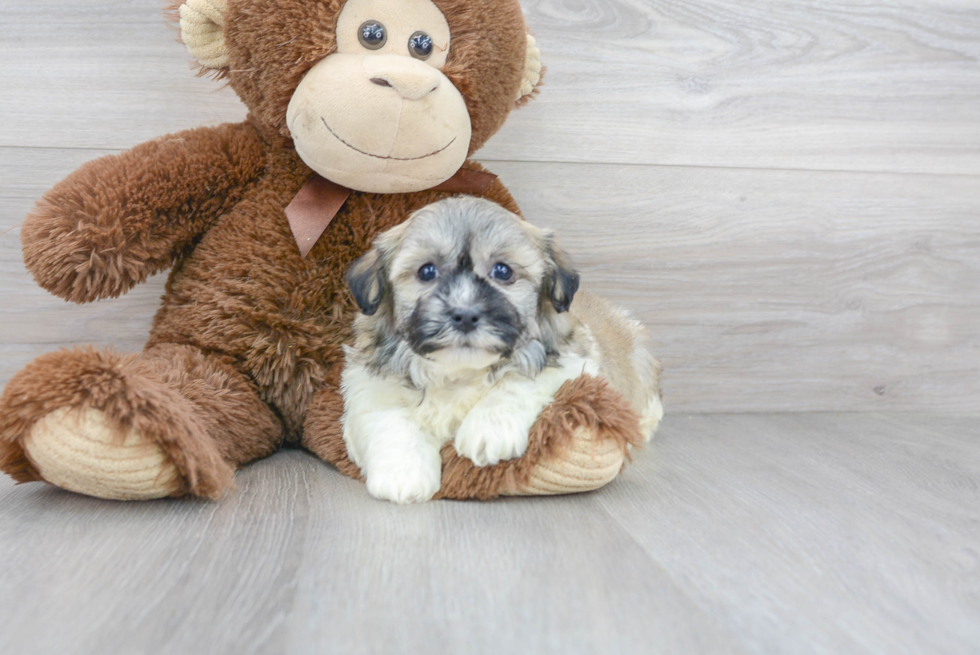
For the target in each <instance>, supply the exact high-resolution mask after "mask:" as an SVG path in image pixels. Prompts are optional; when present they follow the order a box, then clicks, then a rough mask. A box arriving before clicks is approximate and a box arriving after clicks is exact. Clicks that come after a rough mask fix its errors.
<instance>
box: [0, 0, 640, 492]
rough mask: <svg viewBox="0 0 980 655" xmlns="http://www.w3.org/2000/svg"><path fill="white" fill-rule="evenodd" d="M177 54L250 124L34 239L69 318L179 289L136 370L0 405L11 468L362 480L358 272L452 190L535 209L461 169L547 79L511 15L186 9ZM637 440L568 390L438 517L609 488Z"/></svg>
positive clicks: (37, 259)
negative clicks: (345, 416) (524, 441)
mask: <svg viewBox="0 0 980 655" xmlns="http://www.w3.org/2000/svg"><path fill="white" fill-rule="evenodd" d="M174 9H175V12H176V15H178V16H179V19H180V29H181V38H182V40H183V42H184V44H185V45H186V46H187V47H188V49H189V50H190V51H191V53H192V54H193V55H194V56H195V57H196V58H197V59H198V60H199V62H200V63H201V65H202V67H203V68H204V69H206V70H209V71H211V72H213V73H214V74H215V76H216V77H219V78H224V79H226V80H227V82H228V83H229V84H230V86H231V87H232V88H233V89H234V90H235V91H236V92H237V93H238V95H239V97H240V98H241V99H242V101H243V102H245V104H246V105H247V106H248V108H249V111H250V113H249V115H248V118H247V119H246V120H245V122H243V123H240V124H234V125H232V124H226V125H222V126H219V127H214V128H199V129H194V130H189V131H187V132H182V133H179V134H174V135H170V136H166V137H162V138H159V139H156V140H154V141H150V142H147V143H144V144H142V145H139V146H136V147H135V148H133V149H132V150H130V151H127V152H124V153H122V154H119V155H114V156H109V157H104V158H102V159H98V160H95V161H92V162H90V163H88V164H86V165H84V166H82V167H81V168H80V169H79V170H77V171H76V172H74V173H73V174H71V175H70V176H68V177H67V178H66V179H65V180H63V181H62V182H60V183H59V184H58V185H57V186H55V187H54V188H53V189H52V190H51V191H49V192H48V193H47V194H46V195H45V196H44V197H43V198H42V199H41V200H40V201H39V202H38V204H37V206H36V208H35V210H34V211H33V212H32V214H31V215H30V216H29V217H28V218H27V220H26V222H25V223H24V227H23V230H22V240H23V248H24V258H25V261H26V264H27V267H28V269H29V270H30V271H31V273H32V274H33V275H34V278H35V279H36V280H37V282H38V283H39V284H40V285H41V286H43V287H44V288H45V289H47V290H49V291H51V292H52V293H54V294H56V295H58V296H60V297H62V298H65V299H67V300H70V301H73V302H78V303H82V302H91V301H94V300H98V299H101V298H110V297H115V296H118V295H120V294H123V293H125V292H126V291H128V290H129V289H130V288H132V287H133V286H134V285H136V284H138V283H140V282H143V281H144V280H146V278H147V277H148V276H150V275H152V274H154V273H157V272H159V271H162V270H165V269H167V268H172V269H173V271H172V272H171V274H170V279H169V282H168V284H167V290H166V294H165V295H164V298H163V303H162V306H161V308H160V310H159V311H158V313H157V315H156V318H155V320H154V322H153V328H152V331H151V333H150V336H149V340H148V341H147V344H146V346H145V349H144V350H143V352H141V353H139V354H131V355H123V354H119V353H116V352H114V351H112V350H104V351H99V350H95V349H92V348H77V349H69V350H62V351H58V352H54V353H49V354H47V355H44V356H42V357H39V358H38V359H36V360H35V361H34V362H32V363H31V364H29V365H28V366H27V367H26V368H24V369H23V370H22V371H21V372H19V373H18V374H17V375H16V376H15V377H14V378H13V379H12V380H11V381H10V382H9V383H8V385H7V387H6V388H5V389H4V393H3V396H2V398H0V468H2V469H3V470H4V471H5V472H6V473H8V474H9V475H11V476H12V477H14V478H15V479H17V480H19V481H22V482H23V481H30V480H46V481H47V482H50V483H52V484H55V485H58V486H60V487H63V488H65V489H70V490H72V491H77V492H80V493H85V494H90V495H93V496H99V497H104V498H120V499H143V498H154V497H162V496H177V495H194V496H202V497H209V498H216V497H219V496H221V494H222V493H223V492H224V491H225V490H227V489H228V488H229V487H230V486H231V485H232V484H233V481H234V472H235V470H236V469H237V468H238V467H240V466H242V465H244V464H246V463H248V462H250V461H253V460H255V459H257V458H261V457H265V456H267V455H269V454H271V453H273V452H274V451H275V450H276V449H278V448H279V447H280V446H281V445H282V444H283V443H284V442H294V443H299V444H301V445H302V446H303V447H305V448H306V449H308V450H310V451H311V452H313V453H315V454H316V455H318V456H319V457H321V458H322V459H324V460H326V461H327V462H330V463H331V464H333V465H334V466H336V467H337V468H338V469H339V470H340V471H342V472H343V473H345V474H348V475H351V476H355V477H358V476H359V471H358V470H357V467H356V466H355V465H354V464H353V463H352V462H351V461H350V460H349V459H348V457H347V453H346V449H345V447H344V442H343V438H342V434H341V428H340V422H339V419H340V416H341V413H342V410H343V403H342V400H341V397H340V395H339V393H338V384H339V381H340V377H341V368H342V366H343V352H342V345H343V344H344V343H345V342H346V341H348V340H349V338H350V335H351V332H350V330H351V323H352V319H353V316H354V313H355V305H354V303H353V301H352V300H351V299H350V297H349V296H348V295H347V293H346V290H345V285H344V273H345V271H346V270H347V268H348V267H349V265H350V264H351V263H352V262H353V261H354V260H355V259H356V258H357V257H359V256H360V255H361V254H363V253H364V252H366V251H367V250H368V248H369V247H370V245H371V241H372V239H373V237H374V236H375V235H376V234H378V233H380V232H381V231H383V230H386V229H387V228H389V227H392V226H393V225H395V224H397V223H399V222H400V221H402V220H404V219H405V217H407V216H408V215H409V214H410V213H412V212H413V211H414V210H416V209H418V208H420V207H422V206H424V205H426V204H429V203H431V202H434V201H436V200H438V199H440V198H443V197H446V196H447V195H450V194H453V193H469V194H473V195H479V196H483V197H486V198H488V199H490V200H492V201H494V202H496V203H499V204H500V205H503V206H504V207H506V208H507V209H509V210H511V211H515V212H516V211H518V210H517V207H516V205H515V203H514V201H513V199H512V198H511V197H510V195H509V194H508V192H507V190H506V189H505V188H504V186H503V185H502V184H501V183H500V182H499V181H498V180H496V178H494V177H493V176H492V175H489V174H487V173H485V172H483V171H482V169H481V168H480V167H479V166H478V165H477V164H475V163H472V162H469V161H467V157H469V156H470V155H472V154H473V153H474V152H475V151H476V150H477V149H478V148H480V147H481V146H482V145H483V144H484V143H485V142H486V141H487V139H489V138H490V136H492V135H493V134H494V133H495V132H496V131H497V130H498V129H499V128H500V127H501V125H502V124H503V122H504V120H505V119H506V118H507V115H508V114H509V112H510V111H511V109H513V108H514V107H515V106H516V105H519V104H521V103H523V102H525V101H526V100H527V99H528V98H529V97H530V96H531V94H532V93H533V91H534V88H535V86H536V85H537V84H538V82H539V79H540V74H541V65H540V60H539V58H538V52H537V48H536V47H535V46H534V41H533V39H531V38H530V37H529V36H528V35H527V32H526V28H525V25H524V21H523V17H522V15H521V10H520V6H519V4H518V1H517V0H347V1H346V2H343V1H342V0H318V1H316V2H309V1H306V0H187V1H186V2H183V3H178V4H177V5H176V6H175V7H174ZM641 439H642V435H641V434H640V431H639V428H638V424H637V418H636V416H635V414H633V413H632V412H631V410H630V409H629V407H628V405H626V404H625V402H624V401H623V399H622V398H621V397H620V396H619V395H618V394H617V393H615V392H614V391H612V390H611V389H610V388H608V387H607V386H606V385H605V384H604V383H602V382H600V381H599V380H597V379H595V378H590V377H582V378H579V379H577V380H572V381H570V382H568V383H566V384H565V386H564V387H562V388H561V389H560V390H559V392H558V393H557V394H556V396H555V399H554V402H553V403H552V404H551V405H550V406H548V407H546V408H545V410H544V411H543V412H542V414H541V416H540V417H539V418H538V421H537V423H536V424H535V425H534V427H533V429H532V432H531V436H530V440H529V445H528V449H527V452H526V453H525V454H524V455H523V456H521V457H520V458H519V459H515V460H511V461H506V462H501V463H499V464H497V465H494V466H486V467H477V466H475V465H474V464H473V463H472V462H470V461H469V460H467V459H464V458H462V457H459V456H457V454H456V453H455V451H453V449H452V446H451V445H448V446H447V447H446V449H445V450H444V451H443V476H442V480H443V486H442V489H441V491H440V495H441V496H442V497H452V498H474V497H476V498H490V497H494V496H497V495H500V494H548V493H564V492H572V491H584V490H588V489H594V488H597V487H600V486H602V485H604V484H606V483H607V482H609V481H610V480H611V479H613V478H614V477H615V476H616V475H617V474H618V472H619V470H620V468H621V466H622V462H623V459H624V456H625V454H626V451H627V445H628V444H629V443H634V442H639V441H640V440H641Z"/></svg>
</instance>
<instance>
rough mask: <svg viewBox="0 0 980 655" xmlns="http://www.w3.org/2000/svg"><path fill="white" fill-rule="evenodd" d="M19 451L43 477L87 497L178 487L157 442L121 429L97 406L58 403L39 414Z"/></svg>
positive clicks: (124, 496)
mask: <svg viewBox="0 0 980 655" xmlns="http://www.w3.org/2000/svg"><path fill="white" fill-rule="evenodd" d="M24 451H25V453H26V454H27V457H28V459H30V461H31V462H32V463H33V464H34V466H35V467H36V468H37V470H38V472H39V473H40V474H41V476H43V477H44V479H45V480H47V481H49V482H51V483H52V484H55V485H57V486H59V487H61V488H62V489H68V490H69V491H75V492H78V493H82V494H87V495H89V496H98V497H100V498H112V499H117V500H146V499H150V498H162V497H164V496H170V495H171V494H173V493H174V492H176V491H177V490H178V489H179V488H180V477H179V474H178V473H177V467H175V466H174V464H173V462H171V461H170V459H169V458H167V456H166V454H164V452H163V449H162V448H160V446H158V445H157V444H156V443H154V442H153V441H152V440H150V439H147V438H146V437H144V436H143V435H141V434H140V433H139V432H137V431H136V430H134V429H132V428H129V429H128V430H126V431H124V432H123V431H120V428H119V427H118V426H115V425H113V424H112V422H111V421H110V420H109V418H108V417H107V416H106V415H105V413H103V412H100V411H99V410H97V409H92V408H80V409H72V408H68V407H62V408H60V409H57V410H55V411H53V412H51V413H50V414H48V415H47V416H44V417H42V418H41V419H40V420H39V421H38V422H37V423H35V424H34V426H33V427H32V428H31V431H30V432H29V433H28V435H27V436H26V437H25V438H24Z"/></svg>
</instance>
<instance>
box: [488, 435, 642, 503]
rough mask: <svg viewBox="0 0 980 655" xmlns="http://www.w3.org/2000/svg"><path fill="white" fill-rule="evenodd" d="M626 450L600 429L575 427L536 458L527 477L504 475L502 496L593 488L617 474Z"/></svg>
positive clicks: (538, 494)
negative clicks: (542, 455) (559, 446)
mask: <svg viewBox="0 0 980 655" xmlns="http://www.w3.org/2000/svg"><path fill="white" fill-rule="evenodd" d="M625 460H626V451H625V450H624V449H623V447H622V445H621V444H620V443H619V442H618V441H617V440H615V439H605V438H603V435H602V434H601V432H600V431H599V430H596V429H593V428H591V427H588V426H582V427H578V428H575V429H574V430H573V431H572V433H571V435H570V436H569V438H568V439H567V441H566V443H564V444H563V445H562V447H561V448H556V449H555V450H554V452H552V453H551V454H550V455H549V456H548V457H546V458H542V459H541V460H539V461H538V462H537V463H536V464H535V465H534V466H533V467H531V468H530V470H529V471H528V472H527V475H526V476H523V477H522V478H518V477H517V476H513V475H511V476H506V477H505V479H504V481H503V484H502V485H501V488H500V494H501V495H502V496H550V495H556V494H573V493H578V492H581V491H592V490H593V489H598V488H600V487H604V486H606V485H607V484H609V483H610V482H612V481H613V479H614V478H615V477H616V476H617V475H619V472H620V471H621V470H622V468H623V463H624V462H625Z"/></svg>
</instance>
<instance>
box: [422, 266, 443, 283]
mask: <svg viewBox="0 0 980 655" xmlns="http://www.w3.org/2000/svg"><path fill="white" fill-rule="evenodd" d="M418 275H419V279H420V280H421V281H423V282H432V280H434V279H436V278H437V277H439V269H438V268H436V265H435V264H423V265H422V267H421V268H420V269H419V273H418Z"/></svg>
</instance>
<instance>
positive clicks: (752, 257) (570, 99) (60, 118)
mask: <svg viewBox="0 0 980 655" xmlns="http://www.w3.org/2000/svg"><path fill="white" fill-rule="evenodd" d="M162 4H163V3H162V2H156V1H154V0H149V1H135V0H129V1H123V0H115V1H113V0H59V1H57V2H56V1H55V0H46V1H41V2H36V1H33V0H30V1H29V0H3V4H2V9H0V11H2V19H0V89H2V92H0V118H2V126H3V127H2V129H0V316H2V318H0V384H2V383H4V382H6V380H8V379H9V377H10V376H11V375H13V373H15V372H16V371H17V370H18V369H19V368H20V367H21V366H23V365H24V364H25V363H26V362H28V361H29V360H30V359H31V358H33V357H35V356H37V355H39V354H41V353H43V352H46V351H49V350H52V349H55V348H57V347H60V346H64V345H69V344H78V343H89V342H94V343H96V344H99V345H106V344H115V345H116V346H117V347H118V348H120V349H123V350H134V349H138V348H140V347H141V345H142V343H143V340H144V339H145V336H146V333H147V330H148V328H149V324H150V319H151V317H152V314H153V312H154V311H155V307H156V305H157V303H158V298H159V296H160V294H161V293H162V289H163V283H164V276H158V277H157V278H154V279H153V280H151V282H150V283H149V284H146V285H144V286H143V287H141V288H138V289H136V290H135V291H133V292H131V293H130V294H129V295H128V296H126V297H124V298H121V299H118V300H114V301H107V302H102V303H97V304H95V305H89V306H72V305H68V304H66V303H64V302H62V301H61V300H59V299H57V298H54V297H52V296H49V295H47V294H46V293H45V292H43V291H42V290H40V289H39V288H38V287H37V286H36V285H35V284H34V283H33V281H32V280H31V278H30V276H29V275H28V274H27V273H26V272H25V271H24V268H23V264H22V263H21V257H20V247H19V225H20V222H21V220H22V219H23V216H24V215H25V214H26V213H27V212H28V211H29V209H30V207H31V204H32V202H33V201H34V200H35V199H36V198H37V197H38V196H39V195H40V194H41V193H43V192H44V191H45V190H46V189H47V188H49V187H50V186H51V185H52V184H54V183H55V182H57V181H58V180H59V179H60V178H62V177H63V176H64V175H66V174H67V173H69V172H70V171H72V170H73V169H74V168H76V167H77V166H78V165H80V164H81V163H82V162H84V161H86V160H88V159H91V158H94V157H97V156H99V155H102V154H105V153H110V152H116V151H119V150H121V149H125V148H128V147H131V146H133V145H135V144H137V143H139V142H141V141H144V140H147V139H151V138H154V137H157V136H160V135H162V134H165V133H167V132H172V131H176V130H181V129H185V128H189V127H193V126H196V125H199V124H210V125H214V124H218V123H221V122H224V121H237V120H240V119H242V118H243V117H244V114H245V111H244V108H243V107H242V105H241V104H240V103H239V102H238V100H237V99H236V97H235V95H234V93H233V92H232V91H231V90H230V89H227V88H222V87H221V84H220V83H215V82H213V81H211V80H209V79H206V78H199V77H195V75H194V73H193V70H192V68H191V63H190V57H189V55H187V54H186V52H185V51H184V50H183V47H182V46H181V45H179V44H178V43H177V42H176V30H175V29H174V28H173V27H172V26H169V25H167V24H166V23H165V21H164V19H163V17H162V15H161V6H162ZM524 4H525V7H526V11H527V19H528V23H529V25H530V27H531V29H532V30H533V32H534V33H535V34H536V36H537V37H538V40H539V43H540V46H541V49H542V53H543V58H544V60H545V63H546V65H547V66H548V73H547V76H546V85H545V87H544V88H543V90H542V92H541V94H540V95H539V97H538V98H537V99H536V100H535V101H534V102H533V103H531V104H530V105H529V106H528V107H526V108H524V109H522V110H520V111H518V112H515V113H514V114H513V115H512V117H511V118H510V120H509V122H508V124H507V125H506V127H505V128H504V129H503V131H502V132H501V133H500V134H498V135H497V136H496V137H495V138H494V139H493V140H492V141H491V143H490V144H489V145H488V146H487V147H486V148H485V149H484V150H483V151H481V152H480V153H479V156H478V159H480V160H481V161H483V162H485V163H487V164H488V166H489V167H490V168H491V169H492V170H494V171H495V172H497V173H498V174H500V176H501V177H502V178H503V180H504V182H505V183H506V184H507V185H508V186H509V187H510V188H511V190H512V191H513V193H514V195H515V196H516V198H517V199H518V201H519V203H520V204H521V206H522V208H523V209H524V211H525V213H526V215H527V216H528V217H529V218H530V219H531V220H532V221H534V222H536V223H539V224H543V225H549V226H553V227H555V228H557V229H558V230H559V232H560V235H561V236H562V238H563V240H564V242H565V244H566V246H567V247H568V249H569V250H571V251H572V253H573V254H574V255H575V256H576V259H577V261H578V262H579V264H580V265H581V269H582V272H583V274H584V279H585V282H586V283H587V284H589V285H591V286H592V287H594V288H596V289H598V290H599V291H601V292H602V293H604V294H607V295H609V296H611V297H613V298H615V299H616V300H617V301H618V302H620V303H622V304H624V305H626V306H627V307H629V308H630V309H632V310H633V311H634V312H635V313H636V314H637V315H639V316H640V317H642V319H643V320H644V321H645V322H646V323H647V325H649V326H650V328H651V331H652V334H653V347H654V349H655V351H656V353H657V354H658V355H659V356H660V358H661V359H662V360H663V362H664V365H665V368H666V377H665V392H666V402H667V406H668V411H669V412H670V411H674V412H677V411H685V412H717V411H733V412H741V411H781V410H832V411H851V410H881V409H894V410H915V411H929V412H943V413H955V414H977V413H980V63H978V60H980V5H978V3H977V2H976V0H960V1H956V0H917V1H915V2H906V1H888V2H884V1H882V2H865V1H856V2H829V1H822V0H787V1H785V2H777V1H774V0H770V1H758V2H741V1H738V2H737V1H735V0H683V1H673V0H526V1H525V3H524Z"/></svg>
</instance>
